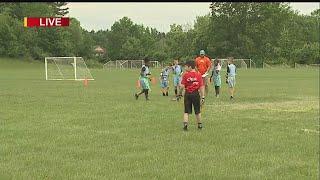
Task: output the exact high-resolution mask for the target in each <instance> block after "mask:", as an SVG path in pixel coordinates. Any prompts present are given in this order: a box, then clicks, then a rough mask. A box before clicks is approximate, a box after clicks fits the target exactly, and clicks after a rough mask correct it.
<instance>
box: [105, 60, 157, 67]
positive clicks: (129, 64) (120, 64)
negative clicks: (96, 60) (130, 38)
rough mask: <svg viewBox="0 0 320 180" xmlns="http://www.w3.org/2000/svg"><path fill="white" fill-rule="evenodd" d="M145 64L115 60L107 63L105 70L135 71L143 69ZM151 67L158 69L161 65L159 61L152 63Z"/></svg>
mask: <svg viewBox="0 0 320 180" xmlns="http://www.w3.org/2000/svg"><path fill="white" fill-rule="evenodd" d="M143 64H144V62H143V60H115V61H108V62H107V63H105V64H104V65H103V69H134V68H141V67H142V65H143ZM150 67H152V68H158V67H160V63H159V62H158V61H150Z"/></svg>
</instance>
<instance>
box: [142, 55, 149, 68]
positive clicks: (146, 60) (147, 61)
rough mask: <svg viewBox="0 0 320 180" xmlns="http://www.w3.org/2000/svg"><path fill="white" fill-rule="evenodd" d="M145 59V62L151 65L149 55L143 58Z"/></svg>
mask: <svg viewBox="0 0 320 180" xmlns="http://www.w3.org/2000/svg"><path fill="white" fill-rule="evenodd" d="M143 61H144V64H145V65H146V66H149V65H150V59H149V58H148V57H145V58H144V59H143Z"/></svg>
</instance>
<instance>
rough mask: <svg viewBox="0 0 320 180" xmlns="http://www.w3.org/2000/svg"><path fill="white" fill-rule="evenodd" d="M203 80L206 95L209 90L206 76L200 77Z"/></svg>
mask: <svg viewBox="0 0 320 180" xmlns="http://www.w3.org/2000/svg"><path fill="white" fill-rule="evenodd" d="M202 80H203V84H204V85H205V96H207V94H208V92H209V88H208V78H207V77H204V78H202Z"/></svg>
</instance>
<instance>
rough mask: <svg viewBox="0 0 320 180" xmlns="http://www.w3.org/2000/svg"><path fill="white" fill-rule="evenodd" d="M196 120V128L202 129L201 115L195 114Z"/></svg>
mask: <svg viewBox="0 0 320 180" xmlns="http://www.w3.org/2000/svg"><path fill="white" fill-rule="evenodd" d="M196 120H197V124H198V128H199V129H202V122H201V113H199V114H196Z"/></svg>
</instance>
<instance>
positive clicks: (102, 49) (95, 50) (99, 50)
mask: <svg viewBox="0 0 320 180" xmlns="http://www.w3.org/2000/svg"><path fill="white" fill-rule="evenodd" d="M94 52H96V53H102V54H103V53H105V52H106V50H105V49H104V48H102V47H100V46H96V47H95V48H94Z"/></svg>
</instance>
